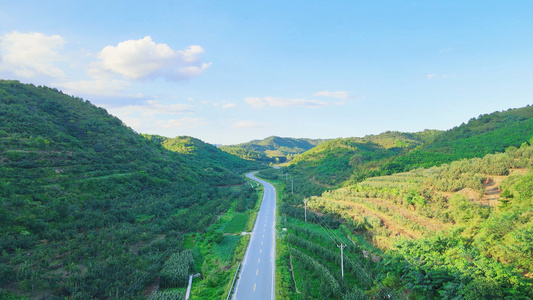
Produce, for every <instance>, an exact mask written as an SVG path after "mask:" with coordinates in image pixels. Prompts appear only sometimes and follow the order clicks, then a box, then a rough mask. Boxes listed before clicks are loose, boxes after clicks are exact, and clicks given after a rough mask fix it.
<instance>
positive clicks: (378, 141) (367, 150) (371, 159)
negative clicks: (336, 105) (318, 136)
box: [288, 130, 439, 188]
mask: <svg viewBox="0 0 533 300" xmlns="http://www.w3.org/2000/svg"><path fill="white" fill-rule="evenodd" d="M438 134H439V132H438V131H430V130H428V131H423V132H420V133H403V132H390V131H389V132H384V133H382V134H379V135H369V136H366V137H364V138H344V139H335V140H331V141H327V142H325V143H323V144H321V145H319V146H317V147H315V148H313V149H311V150H309V151H306V152H305V153H303V154H301V155H298V156H296V157H295V158H294V160H292V161H291V162H290V164H289V168H288V170H289V173H291V174H294V175H295V176H297V177H303V178H305V179H306V180H309V181H310V182H313V183H315V184H317V185H321V186H323V187H326V188H332V187H335V186H337V185H339V184H342V183H343V182H345V181H346V180H348V179H350V178H351V177H354V176H356V177H357V178H360V179H361V178H365V177H369V176H374V175H375V174H376V173H378V172H379V167H380V166H381V165H382V164H383V163H384V162H385V161H389V160H390V159H392V158H394V157H396V156H398V155H399V154H402V153H405V152H407V151H409V150H412V149H414V148H415V147H417V146H419V145H422V144H423V143H424V142H426V141H428V140H431V139H432V138H434V136H436V135H438Z"/></svg>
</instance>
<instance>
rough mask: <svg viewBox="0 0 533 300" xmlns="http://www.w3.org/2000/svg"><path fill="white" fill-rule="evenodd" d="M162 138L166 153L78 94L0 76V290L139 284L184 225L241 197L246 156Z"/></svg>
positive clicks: (143, 285)
mask: <svg viewBox="0 0 533 300" xmlns="http://www.w3.org/2000/svg"><path fill="white" fill-rule="evenodd" d="M158 139H159V138H158ZM165 141H166V142H168V144H169V148H171V150H173V151H169V150H167V149H165V148H164V147H163V146H161V145H159V144H158V142H154V141H153V140H150V139H148V138H145V137H143V136H141V135H139V134H137V133H136V132H134V131H133V130H132V129H130V128H128V127H126V126H124V125H123V124H122V122H121V121H120V120H119V119H118V118H116V117H113V116H111V115H109V114H108V113H107V112H106V111H105V110H104V109H102V108H98V107H96V106H94V105H92V104H91V103H89V102H88V101H85V100H83V99H80V98H76V97H71V96H68V95H65V94H63V93H62V92H60V91H58V90H56V89H50V88H47V87H36V86H33V85H31V84H30V85H27V84H21V83H19V82H17V81H6V80H2V81H0V204H1V205H0V236H1V239H0V254H1V256H0V287H1V288H2V289H3V290H0V295H3V296H5V297H7V294H4V292H6V293H7V292H8V291H16V292H17V293H24V294H25V295H27V296H32V297H42V296H46V295H55V296H58V297H71V298H72V299H91V298H117V297H126V298H131V297H134V296H135V295H142V294H143V293H149V292H150V289H149V288H147V287H148V286H149V285H152V284H153V283H154V282H156V278H158V277H159V275H160V274H159V272H160V271H161V268H162V267H163V264H164V263H165V261H167V259H168V258H169V257H171V255H172V254H175V253H179V252H180V251H181V250H183V249H184V246H183V243H184V235H183V234H184V233H186V232H203V231H204V230H205V229H206V228H207V227H208V226H210V225H211V224H213V222H214V221H215V220H216V218H217V217H218V215H219V214H220V213H221V212H223V211H225V210H227V209H228V208H229V207H230V206H231V205H234V202H235V201H236V199H240V198H242V199H244V201H246V199H247V198H246V197H251V196H250V195H251V192H250V191H249V189H250V188H249V186H248V185H245V186H238V185H241V184H244V183H245V181H244V180H243V178H242V176H240V172H243V171H244V170H246V169H248V168H251V167H254V166H253V165H252V164H250V163H249V162H246V161H243V160H240V159H238V158H236V157H232V156H229V155H226V154H225V153H223V152H221V151H220V150H218V149H216V148H214V147H211V146H207V145H205V144H203V143H202V142H200V141H199V140H196V139H190V138H180V139H176V140H171V139H169V140H165ZM178 141H179V142H178ZM164 144H165V143H164ZM178 144H179V145H180V146H178V148H176V149H173V148H172V147H173V145H178ZM165 147H166V146H165ZM183 149H186V151H183ZM174 151H176V152H174ZM232 185H237V187H227V186H232ZM245 203H246V202H245ZM173 257H174V256H173ZM172 259H173V258H172ZM172 259H171V260H172ZM176 259H177V258H176ZM202 261H203V260H202V259H200V260H199V261H196V264H198V265H199V266H200V267H201V265H202Z"/></svg>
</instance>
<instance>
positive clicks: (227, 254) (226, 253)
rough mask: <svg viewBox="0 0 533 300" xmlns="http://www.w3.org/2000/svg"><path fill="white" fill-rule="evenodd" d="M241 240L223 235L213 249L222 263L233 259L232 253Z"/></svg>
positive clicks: (235, 236) (236, 236)
mask: <svg viewBox="0 0 533 300" xmlns="http://www.w3.org/2000/svg"><path fill="white" fill-rule="evenodd" d="M240 239H241V236H238V235H225V236H224V237H223V238H222V241H220V243H219V244H217V245H216V247H215V253H216V254H217V256H218V257H219V258H220V260H221V261H223V262H230V261H231V259H232V258H233V253H234V252H235V248H236V247H237V243H238V242H239V240H240Z"/></svg>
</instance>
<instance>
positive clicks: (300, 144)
mask: <svg viewBox="0 0 533 300" xmlns="http://www.w3.org/2000/svg"><path fill="white" fill-rule="evenodd" d="M325 141H327V140H322V139H304V138H282V137H277V136H271V137H267V138H265V139H263V140H253V141H250V142H248V143H243V144H238V145H229V146H220V147H219V148H220V149H222V150H224V151H226V152H228V153H231V154H233V155H237V156H239V157H241V158H243V159H248V160H257V161H261V162H266V163H284V162H286V161H290V160H291V159H293V158H294V156H295V155H298V154H300V153H303V152H305V151H307V150H309V149H311V148H313V147H315V146H317V145H320V144H321V143H323V142H325Z"/></svg>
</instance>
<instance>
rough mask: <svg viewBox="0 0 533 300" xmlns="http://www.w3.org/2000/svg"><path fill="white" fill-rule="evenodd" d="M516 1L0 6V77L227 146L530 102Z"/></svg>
mask: <svg viewBox="0 0 533 300" xmlns="http://www.w3.org/2000/svg"><path fill="white" fill-rule="evenodd" d="M532 15H533V2H531V1H214V0H213V1H152V3H148V2H147V1H127V2H126V1H108V0H106V1H104V0H92V1H24V0H20V1H0V78H3V79H17V80H20V81H21V82H28V83H34V84H36V85H47V86H51V87H56V88H58V89H61V90H63V91H64V92H66V93H68V94H71V95H75V96H79V97H82V98H84V99H87V100H89V101H91V102H92V103H94V104H96V105H98V106H102V107H104V108H106V109H107V110H108V111H109V112H110V113H112V114H113V115H116V116H118V117H119V118H121V119H122V120H123V121H124V122H125V123H126V124H127V125H128V126H130V127H132V128H133V129H135V130H136V131H137V132H140V133H153V134H160V135H164V136H168V137H174V136H179V135H190V136H194V137H197V138H200V139H202V140H204V141H206V142H209V143H217V144H233V143H240V142H246V141H249V140H252V139H260V138H264V137H267V136H270V135H278V136H284V137H308V138H336V137H351V136H359V137H360V136H364V135H367V134H378V133H381V132H384V131H387V130H397V131H407V132H415V131H421V130H424V129H441V130H446V129H449V128H452V127H454V126H457V125H459V124H461V123H462V122H467V121H468V120H469V119H470V118H472V117H477V116H478V115H480V114H483V113H491V112H494V111H498V110H506V109H508V108H514V107H522V106H526V105H527V104H533V18H532V17H531V16H532Z"/></svg>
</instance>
